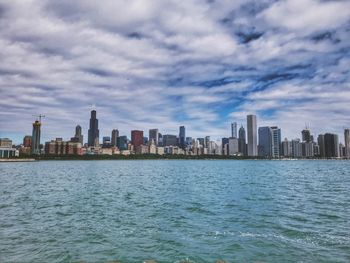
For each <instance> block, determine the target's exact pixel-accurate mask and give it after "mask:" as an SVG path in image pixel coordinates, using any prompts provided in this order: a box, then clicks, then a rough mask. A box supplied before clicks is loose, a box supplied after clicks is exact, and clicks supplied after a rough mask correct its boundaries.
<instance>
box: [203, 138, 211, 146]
mask: <svg viewBox="0 0 350 263" xmlns="http://www.w3.org/2000/svg"><path fill="white" fill-rule="evenodd" d="M209 142H210V136H205V138H204V147H205V148H209Z"/></svg>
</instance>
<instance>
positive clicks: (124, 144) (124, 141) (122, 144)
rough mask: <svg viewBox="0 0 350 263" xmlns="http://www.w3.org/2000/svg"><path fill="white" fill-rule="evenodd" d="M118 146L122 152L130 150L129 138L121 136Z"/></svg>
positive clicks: (118, 139)
mask: <svg viewBox="0 0 350 263" xmlns="http://www.w3.org/2000/svg"><path fill="white" fill-rule="evenodd" d="M117 146H118V149H119V150H120V151H125V150H127V149H128V138H127V137H126V136H119V137H118V138H117Z"/></svg>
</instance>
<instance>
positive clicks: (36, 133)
mask: <svg viewBox="0 0 350 263" xmlns="http://www.w3.org/2000/svg"><path fill="white" fill-rule="evenodd" d="M40 135H41V122H40V121H38V120H36V121H35V122H34V123H33V133H32V154H36V155H38V154H40Z"/></svg>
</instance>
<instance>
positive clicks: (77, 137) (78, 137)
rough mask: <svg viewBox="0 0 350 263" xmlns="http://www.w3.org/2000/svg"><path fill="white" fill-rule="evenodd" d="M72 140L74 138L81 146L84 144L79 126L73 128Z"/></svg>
mask: <svg viewBox="0 0 350 263" xmlns="http://www.w3.org/2000/svg"><path fill="white" fill-rule="evenodd" d="M74 138H76V139H77V141H78V142H80V143H81V145H83V143H84V137H83V135H82V133H81V126H80V125H77V126H76V127H75V135H74Z"/></svg>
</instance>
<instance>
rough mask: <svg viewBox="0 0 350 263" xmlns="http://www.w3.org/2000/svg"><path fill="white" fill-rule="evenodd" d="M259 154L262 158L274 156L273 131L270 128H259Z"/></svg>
mask: <svg viewBox="0 0 350 263" xmlns="http://www.w3.org/2000/svg"><path fill="white" fill-rule="evenodd" d="M258 133H259V146H258V154H259V156H261V157H269V158H270V157H272V156H273V131H272V129H271V128H270V127H259V130H258Z"/></svg>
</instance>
